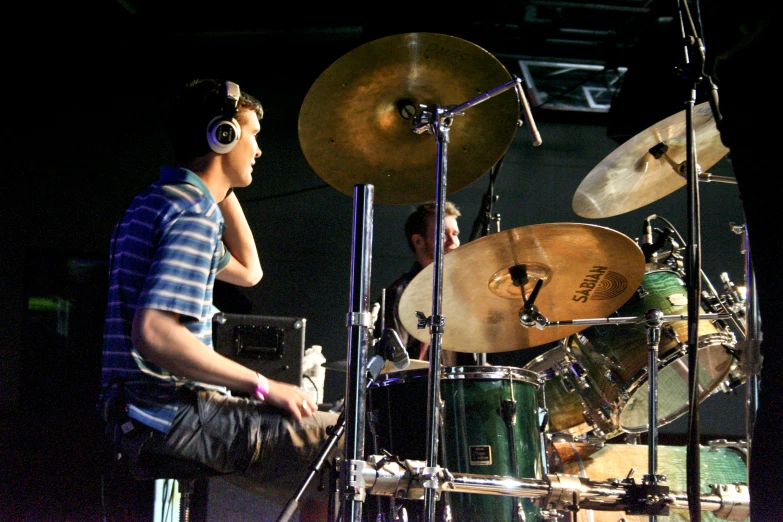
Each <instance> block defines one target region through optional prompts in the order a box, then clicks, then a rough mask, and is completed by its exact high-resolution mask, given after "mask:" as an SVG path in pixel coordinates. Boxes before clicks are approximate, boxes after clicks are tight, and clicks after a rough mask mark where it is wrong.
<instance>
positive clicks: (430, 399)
mask: <svg viewBox="0 0 783 522" xmlns="http://www.w3.org/2000/svg"><path fill="white" fill-rule="evenodd" d="M512 88H513V89H515V91H516V93H517V97H518V99H519V101H520V105H521V107H522V109H523V112H524V113H525V117H526V121H527V122H528V124H529V130H530V133H531V136H532V138H533V141H534V144H536V145H539V144H540V143H541V138H540V136H539V135H538V130H537V129H536V127H535V123H534V121H533V117H532V113H531V112H530V105H529V104H528V102H527V98H526V97H525V94H524V91H523V89H522V87H521V80H520V79H519V78H514V79H512V80H511V81H508V82H506V83H504V84H502V85H500V86H498V87H495V88H494V89H490V90H489V91H487V92H485V93H483V94H480V95H479V96H477V97H476V98H473V99H472V100H469V101H467V102H465V103H463V104H461V105H457V106H456V107H453V108H451V109H446V108H443V107H439V106H437V105H426V104H420V105H419V110H418V111H417V114H416V117H415V118H414V122H413V132H415V133H417V134H422V133H424V132H430V133H432V134H433V135H434V136H435V140H436V142H437V158H438V161H437V165H436V171H437V172H436V175H437V176H436V186H435V196H436V197H435V210H436V213H437V216H438V220H437V221H436V225H435V236H436V237H437V238H438V239H437V240H436V241H435V251H434V255H433V274H432V315H431V316H430V317H428V318H427V317H422V316H423V314H420V315H419V322H418V327H419V328H424V327H425V326H429V328H430V365H429V378H428V386H427V432H426V433H427V439H426V440H427V459H426V461H425V462H426V466H425V468H424V470H423V474H422V476H423V478H424V481H423V485H424V508H423V510H424V520H425V521H427V522H431V521H434V520H435V507H436V506H435V501H436V500H437V498H436V494H437V493H438V491H439V478H438V467H437V455H438V435H437V434H438V426H439V425H440V409H439V408H440V350H441V339H442V337H443V332H444V328H445V323H446V318H445V317H444V316H443V315H442V314H441V312H442V309H443V307H442V304H443V298H442V296H443V240H444V218H445V213H444V207H445V206H446V186H447V171H448V166H447V163H448V162H447V157H448V144H449V131H450V129H451V124H452V122H453V120H454V116H455V115H459V114H461V113H462V112H463V111H465V110H466V109H469V108H470V107H472V106H474V105H477V104H479V103H481V102H484V101H486V100H488V99H490V98H492V97H494V96H497V95H498V94H501V93H503V92H505V91H507V90H509V89H512Z"/></svg>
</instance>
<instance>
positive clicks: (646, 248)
mask: <svg viewBox="0 0 783 522" xmlns="http://www.w3.org/2000/svg"><path fill="white" fill-rule="evenodd" d="M654 218H655V214H653V215H651V216H647V218H646V219H645V220H644V225H643V226H642V239H641V243H640V244H639V247H640V248H641V249H642V253H643V254H644V262H645V263H649V262H650V261H652V256H653V254H654V253H655V251H654V250H653V236H652V227H651V226H650V220H651V219H654Z"/></svg>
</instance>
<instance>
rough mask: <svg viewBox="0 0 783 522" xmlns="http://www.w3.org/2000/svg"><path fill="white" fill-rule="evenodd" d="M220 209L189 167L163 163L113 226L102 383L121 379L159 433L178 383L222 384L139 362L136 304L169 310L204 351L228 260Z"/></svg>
mask: <svg viewBox="0 0 783 522" xmlns="http://www.w3.org/2000/svg"><path fill="white" fill-rule="evenodd" d="M224 229H225V224H224V221H223V215H222V214H221V212H220V209H219V208H218V206H217V203H216V202H215V200H214V199H213V198H212V195H211V194H210V192H209V190H208V189H207V187H206V185H204V182H203V181H201V179H200V178H199V177H198V176H197V175H196V174H195V173H193V172H191V171H189V170H186V169H182V168H170V167H163V168H162V169H161V176H160V179H158V180H157V181H156V182H155V183H153V184H151V185H150V186H149V187H148V188H147V189H145V190H144V191H143V192H141V193H140V194H138V195H137V196H136V197H135V198H134V200H133V201H132V202H131V204H130V206H129V207H128V209H127V210H126V211H125V214H124V215H123V217H122V218H121V219H120V221H119V223H118V224H117V226H116V227H115V230H114V235H113V237H112V242H111V252H110V263H109V295H108V305H107V308H106V320H105V324H104V333H103V369H102V375H101V380H102V383H103V385H104V386H106V385H108V384H109V383H111V382H114V381H122V382H124V383H125V391H126V400H127V403H128V406H129V413H130V416H131V417H132V418H133V419H136V420H138V421H139V422H142V423H144V424H146V425H147V426H150V427H152V428H155V429H158V430H160V431H163V432H166V431H168V429H169V428H170V426H171V422H172V420H173V419H174V416H175V415H176V413H177V409H178V407H179V400H181V399H180V398H179V396H180V395H179V394H178V393H177V390H180V389H181V388H182V387H189V388H194V389H195V388H207V389H218V390H222V391H226V390H225V389H224V388H220V387H215V386H211V385H207V384H204V383H199V382H194V381H187V380H185V379H181V378H179V377H175V376H173V375H171V374H170V373H169V372H168V371H166V370H165V369H163V368H160V367H158V366H157V365H155V364H153V363H152V362H151V361H148V360H146V359H145V358H144V357H143V356H142V355H141V354H140V353H139V352H138V351H137V350H136V349H135V348H134V347H133V344H132V342H131V327H132V324H133V316H134V314H135V312H136V310H137V309H139V308H154V309H158V310H165V311H170V312H175V313H178V314H179V315H180V318H181V320H182V322H183V324H184V325H185V326H186V327H187V328H188V329H189V330H190V331H191V332H193V335H195V336H196V337H198V338H199V339H200V340H201V342H203V343H204V345H205V346H206V347H208V348H209V349H213V346H212V316H213V311H214V310H213V307H212V293H213V288H214V283H215V274H216V273H217V272H218V270H219V269H221V268H223V267H224V266H225V265H226V264H227V263H228V260H229V254H228V253H227V252H226V250H225V248H224V247H223V243H222V240H221V237H222V234H223V231H224Z"/></svg>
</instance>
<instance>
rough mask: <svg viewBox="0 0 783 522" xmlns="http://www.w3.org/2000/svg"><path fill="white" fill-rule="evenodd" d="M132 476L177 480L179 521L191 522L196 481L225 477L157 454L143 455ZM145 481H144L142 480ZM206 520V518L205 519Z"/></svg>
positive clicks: (217, 472) (219, 473) (210, 470)
mask: <svg viewBox="0 0 783 522" xmlns="http://www.w3.org/2000/svg"><path fill="white" fill-rule="evenodd" d="M134 468H135V469H133V470H131V474H132V475H134V476H140V477H145V478H147V479H155V480H157V479H168V480H176V481H177V483H178V484H179V489H180V500H179V520H180V522H190V503H191V495H192V494H193V491H194V488H195V485H196V481H198V480H200V479H206V478H209V477H214V476H222V475H225V474H224V473H221V472H219V471H216V470H214V469H212V468H209V467H206V466H202V465H200V464H197V463H194V462H191V461H187V460H183V459H178V458H176V457H169V456H166V455H157V454H142V455H141V457H140V458H139V460H138V461H137V462H136V463H134ZM142 480H143V479H142ZM204 518H206V517H204Z"/></svg>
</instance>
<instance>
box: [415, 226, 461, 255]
mask: <svg viewBox="0 0 783 522" xmlns="http://www.w3.org/2000/svg"><path fill="white" fill-rule="evenodd" d="M437 220H438V218H437V216H432V217H430V219H429V221H428V223H427V235H426V236H425V237H422V236H420V235H418V234H415V236H414V245H415V246H416V259H417V260H418V261H419V263H420V264H421V266H427V265H429V264H430V263H432V262H433V261H434V260H435V227H436V225H437ZM458 246H459V225H458V224H457V218H456V216H444V218H443V253H444V254H446V253H448V252H451V251H452V250H454V249H455V248H457V247H458Z"/></svg>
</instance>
